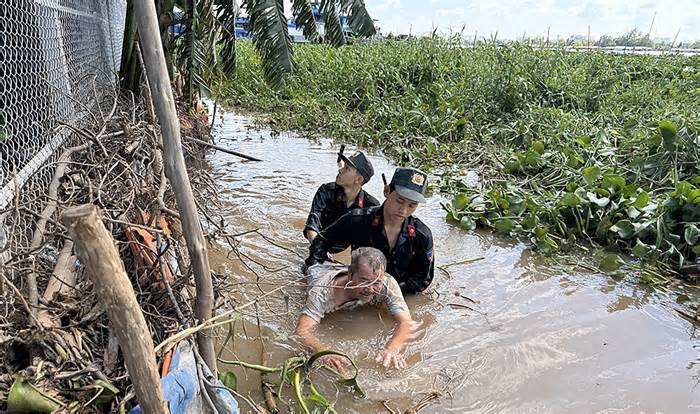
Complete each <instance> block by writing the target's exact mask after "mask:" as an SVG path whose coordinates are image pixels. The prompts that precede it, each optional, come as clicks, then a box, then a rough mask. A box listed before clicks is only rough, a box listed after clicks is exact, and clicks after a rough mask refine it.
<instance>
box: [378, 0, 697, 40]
mask: <svg viewBox="0 0 700 414" xmlns="http://www.w3.org/2000/svg"><path fill="white" fill-rule="evenodd" d="M365 5H366V7H367V10H368V11H369V13H370V15H371V16H372V17H373V18H375V19H378V26H379V27H380V28H381V31H382V33H383V34H385V35H386V34H389V33H394V34H407V33H409V31H410V32H411V33H412V34H415V35H422V34H425V33H429V32H430V31H432V29H433V27H436V26H437V27H438V30H439V32H440V33H441V34H448V33H450V32H458V31H461V30H462V27H463V26H464V36H465V37H473V36H474V33H475V31H476V32H478V36H479V37H490V36H491V35H492V34H495V33H496V32H498V38H499V39H516V38H520V37H522V36H523V33H525V34H526V36H528V37H535V36H546V34H547V28H548V27H549V28H550V39H556V38H557V37H560V38H568V37H569V36H571V35H583V36H586V35H587V33H588V25H589V24H590V28H591V38H593V39H597V38H598V37H599V36H601V35H604V34H609V35H613V36H619V35H621V34H623V33H624V32H626V31H628V30H631V29H633V28H639V29H640V30H642V31H643V32H644V33H646V32H648V31H649V27H650V25H651V23H652V19H653V18H654V13H655V12H656V18H655V21H654V25H653V28H652V30H651V37H652V38H668V40H673V38H674V37H675V36H676V32H678V30H679V29H680V33H679V35H678V40H677V41H679V42H689V41H690V42H693V41H695V40H700V0H666V1H660V0H520V1H518V0H365Z"/></svg>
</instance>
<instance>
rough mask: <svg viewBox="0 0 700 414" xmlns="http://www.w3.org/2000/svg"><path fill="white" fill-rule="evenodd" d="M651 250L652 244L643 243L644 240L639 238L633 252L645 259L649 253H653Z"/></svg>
mask: <svg viewBox="0 0 700 414" xmlns="http://www.w3.org/2000/svg"><path fill="white" fill-rule="evenodd" d="M651 251H652V249H651V246H649V245H647V244H644V243H642V241H641V240H639V239H637V244H635V245H634V247H633V248H632V254H633V255H634V256H635V257H637V258H639V259H644V258H645V257H647V256H648V255H649V253H651Z"/></svg>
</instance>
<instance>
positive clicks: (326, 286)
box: [301, 263, 408, 322]
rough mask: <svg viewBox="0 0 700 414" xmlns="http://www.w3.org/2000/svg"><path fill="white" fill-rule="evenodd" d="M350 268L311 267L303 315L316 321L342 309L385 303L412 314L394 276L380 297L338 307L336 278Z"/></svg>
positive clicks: (387, 277) (393, 310)
mask: <svg viewBox="0 0 700 414" xmlns="http://www.w3.org/2000/svg"><path fill="white" fill-rule="evenodd" d="M347 271H348V267H347V266H345V265H341V264H337V263H321V264H316V265H313V266H311V267H309V268H308V270H307V282H308V287H307V288H306V304H305V305H304V307H303V308H302V310H301V313H303V314H304V315H307V316H308V317H310V318H311V319H313V320H315V321H316V322H320V321H321V319H322V318H323V317H324V316H325V315H327V314H329V313H332V312H335V311H337V310H341V309H353V308H356V307H358V306H363V305H368V304H370V305H380V304H384V305H386V307H387V308H388V309H389V312H391V313H393V314H397V313H401V312H408V306H407V305H406V301H405V300H404V298H403V295H402V294H401V288H400V287H399V284H398V282H396V279H394V278H393V277H391V276H390V275H385V277H384V285H383V286H382V289H381V290H380V291H379V293H377V294H376V295H374V296H372V297H369V298H367V299H358V300H353V301H350V302H346V303H344V304H342V305H336V303H335V301H334V300H333V289H338V287H333V286H332V285H333V279H334V278H335V277H336V276H338V275H340V274H342V273H347Z"/></svg>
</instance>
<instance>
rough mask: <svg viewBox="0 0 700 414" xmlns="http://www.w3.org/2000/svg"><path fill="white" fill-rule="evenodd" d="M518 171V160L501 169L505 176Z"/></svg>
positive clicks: (511, 161) (507, 163)
mask: <svg viewBox="0 0 700 414" xmlns="http://www.w3.org/2000/svg"><path fill="white" fill-rule="evenodd" d="M518 171H520V161H518V160H510V161H508V162H506V165H505V166H504V167H503V172H504V173H506V174H513V173H516V172H518Z"/></svg>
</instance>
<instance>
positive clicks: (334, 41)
mask: <svg viewBox="0 0 700 414" xmlns="http://www.w3.org/2000/svg"><path fill="white" fill-rule="evenodd" d="M320 8H321V12H322V14H323V19H324V22H325V35H324V37H325V39H324V40H325V41H326V42H328V43H330V44H331V45H333V46H335V47H340V46H343V45H345V33H343V26H342V25H341V24H340V17H339V16H338V9H337V8H336V2H335V0H321V6H320Z"/></svg>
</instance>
